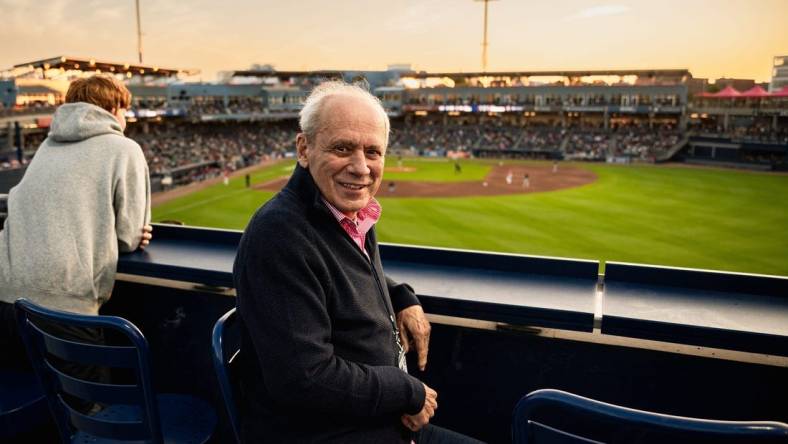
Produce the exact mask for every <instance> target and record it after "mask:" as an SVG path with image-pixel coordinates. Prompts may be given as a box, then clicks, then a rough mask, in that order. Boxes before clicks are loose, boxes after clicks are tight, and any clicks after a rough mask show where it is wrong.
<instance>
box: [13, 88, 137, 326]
mask: <svg viewBox="0 0 788 444" xmlns="http://www.w3.org/2000/svg"><path fill="white" fill-rule="evenodd" d="M149 221H150V179H149V177H148V165H147V163H146V162H145V157H144V156H143V154H142V150H141V149H140V146H139V145H137V143H136V142H134V141H132V140H131V139H128V138H126V137H125V136H124V135H123V131H122V130H121V127H120V124H119V123H118V121H117V120H116V119H115V117H114V116H113V115H112V114H110V113H109V112H107V111H105V110H103V109H101V108H100V107H98V106H95V105H91V104H88V103H68V104H65V105H62V106H60V107H59V108H58V109H57V111H56V112H55V116H54V118H53V119H52V126H51V128H50V130H49V137H47V139H46V140H44V142H43V143H42V144H41V147H40V148H39V149H38V151H37V152H36V155H35V157H34V158H33V161H32V162H30V165H29V166H28V168H27V171H26V172H25V175H24V177H23V178H22V181H21V182H19V184H18V185H17V186H15V187H14V188H12V189H11V191H10V192H9V195H8V218H7V219H6V221H5V225H4V227H3V231H0V301H4V302H9V303H10V302H13V301H14V300H16V299H17V298H19V297H26V298H28V299H30V300H32V301H33V302H34V303H37V304H40V305H43V306H45V307H49V308H54V309H58V310H65V311H71V312H76V313H83V314H97V313H98V309H99V307H100V306H101V304H102V303H104V302H105V301H106V300H107V299H109V297H110V294H111V293H112V286H113V284H114V282H115V270H116V268H117V262H118V251H120V252H130V251H134V250H135V249H136V248H137V246H138V245H139V243H140V240H141V237H142V227H143V225H145V224H147V223H148V222H149Z"/></svg>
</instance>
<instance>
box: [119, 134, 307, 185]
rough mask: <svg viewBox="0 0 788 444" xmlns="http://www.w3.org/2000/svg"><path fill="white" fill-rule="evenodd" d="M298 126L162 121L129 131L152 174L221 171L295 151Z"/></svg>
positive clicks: (235, 168)
mask: <svg viewBox="0 0 788 444" xmlns="http://www.w3.org/2000/svg"><path fill="white" fill-rule="evenodd" d="M295 134H296V128H295V124H294V123H289V124H270V125H269V124H266V125H262V124H240V123H235V124H231V125H228V124H190V123H185V124H159V125H148V127H147V131H145V128H144V126H142V125H133V126H130V127H129V129H128V130H127V131H126V135H127V136H128V137H130V138H131V139H133V140H135V141H136V142H137V143H139V144H140V146H141V147H142V150H143V152H144V153H145V158H146V159H147V161H148V167H149V169H150V172H151V175H167V174H169V173H170V172H171V171H172V170H174V169H178V168H182V167H186V166H195V167H197V166H198V165H203V167H202V168H203V170H205V171H202V172H200V168H194V169H195V171H196V172H197V174H202V175H205V174H213V173H216V174H219V173H221V172H222V171H234V170H237V169H239V168H243V167H246V166H250V165H254V164H257V163H259V162H260V161H262V160H263V159H264V158H266V157H267V156H281V155H284V153H285V152H287V151H292V150H293V146H294V143H295V142H294V141H295Z"/></svg>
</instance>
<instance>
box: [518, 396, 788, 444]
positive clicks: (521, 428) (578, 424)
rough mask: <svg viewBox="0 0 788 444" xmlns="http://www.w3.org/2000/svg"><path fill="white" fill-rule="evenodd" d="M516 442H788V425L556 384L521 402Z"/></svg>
mask: <svg viewBox="0 0 788 444" xmlns="http://www.w3.org/2000/svg"><path fill="white" fill-rule="evenodd" d="M512 442H513V443H515V444H525V443H527V444H541V443H550V444H556V443H561V444H569V443H597V442H606V443H614V442H639V443H649V442H674V443H675V442H693V443H699V442H714V443H720V442H724V443H742V444H744V443H772V442H781V443H785V442H788V424H783V423H781V422H768V421H749V422H747V421H716V420H710V419H699V418H687V417H682V416H672V415H664V414H660V413H653V412H647V411H643V410H636V409H631V408H627V407H622V406H618V405H614V404H608V403H605V402H601V401H596V400H593V399H589V398H584V397H582V396H578V395H575V394H572V393H568V392H563V391H560V390H553V389H542V390H536V391H534V392H531V393H529V394H528V395H526V396H524V397H523V398H522V399H520V401H519V402H518V403H517V405H516V406H515V409H514V415H513V418H512Z"/></svg>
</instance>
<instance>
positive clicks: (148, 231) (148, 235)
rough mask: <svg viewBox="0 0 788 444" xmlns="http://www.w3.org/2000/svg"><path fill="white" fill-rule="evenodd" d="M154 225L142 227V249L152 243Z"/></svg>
mask: <svg viewBox="0 0 788 444" xmlns="http://www.w3.org/2000/svg"><path fill="white" fill-rule="evenodd" d="M152 233H153V227H151V226H150V225H145V226H144V227H142V240H141V241H140V250H144V249H145V247H147V246H148V245H149V244H150V240H151V239H153V234H152Z"/></svg>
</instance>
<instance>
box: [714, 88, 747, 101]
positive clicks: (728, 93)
mask: <svg viewBox="0 0 788 444" xmlns="http://www.w3.org/2000/svg"><path fill="white" fill-rule="evenodd" d="M709 97H718V98H720V99H731V98H734V97H741V93H740V92H739V91H736V90H735V89H734V88H733V87H732V86H730V85H728V86H726V87H725V88H723V89H722V91H720V92H718V93H716V94H712V95H711V96H709Z"/></svg>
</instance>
